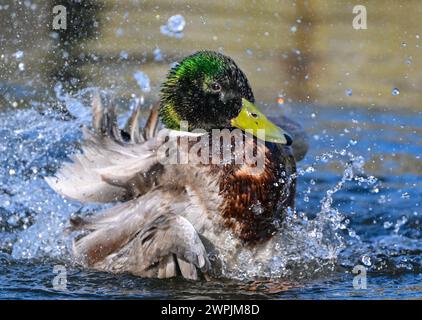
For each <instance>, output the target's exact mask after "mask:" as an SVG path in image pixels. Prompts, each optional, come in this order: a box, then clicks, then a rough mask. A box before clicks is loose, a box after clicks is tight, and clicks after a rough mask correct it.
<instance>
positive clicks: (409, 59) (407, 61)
mask: <svg viewBox="0 0 422 320" xmlns="http://www.w3.org/2000/svg"><path fill="white" fill-rule="evenodd" d="M412 61H413V59H412V57H408V58H407V59H406V60H405V61H404V63H406V64H412Z"/></svg>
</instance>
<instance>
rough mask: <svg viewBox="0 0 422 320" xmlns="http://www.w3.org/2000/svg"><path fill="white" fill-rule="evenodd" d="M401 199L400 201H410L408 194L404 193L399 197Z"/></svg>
mask: <svg viewBox="0 0 422 320" xmlns="http://www.w3.org/2000/svg"><path fill="white" fill-rule="evenodd" d="M401 198H402V199H406V200H407V199H410V194H409V192H405V193H402V195H401Z"/></svg>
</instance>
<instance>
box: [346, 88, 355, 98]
mask: <svg viewBox="0 0 422 320" xmlns="http://www.w3.org/2000/svg"><path fill="white" fill-rule="evenodd" d="M345 93H346V96H349V97H350V96H351V95H352V94H353V90H352V89H350V88H348V89H346V91H345Z"/></svg>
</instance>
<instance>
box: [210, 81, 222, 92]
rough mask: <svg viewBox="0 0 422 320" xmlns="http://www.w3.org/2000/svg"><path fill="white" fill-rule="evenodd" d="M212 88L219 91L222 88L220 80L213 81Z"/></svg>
mask: <svg viewBox="0 0 422 320" xmlns="http://www.w3.org/2000/svg"><path fill="white" fill-rule="evenodd" d="M211 89H212V91H214V92H219V91H220V90H221V86H220V84H219V83H218V82H213V83H211Z"/></svg>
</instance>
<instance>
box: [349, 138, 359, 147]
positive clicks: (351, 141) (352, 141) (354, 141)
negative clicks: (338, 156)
mask: <svg viewBox="0 0 422 320" xmlns="http://www.w3.org/2000/svg"><path fill="white" fill-rule="evenodd" d="M349 143H350V144H351V145H352V146H355V145H356V144H357V143H358V142H357V141H356V140H353V139H352V140H350V141H349Z"/></svg>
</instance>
